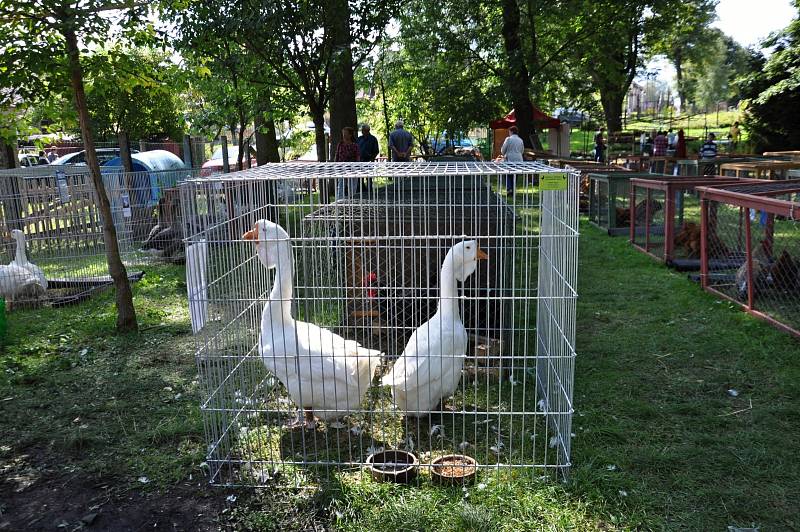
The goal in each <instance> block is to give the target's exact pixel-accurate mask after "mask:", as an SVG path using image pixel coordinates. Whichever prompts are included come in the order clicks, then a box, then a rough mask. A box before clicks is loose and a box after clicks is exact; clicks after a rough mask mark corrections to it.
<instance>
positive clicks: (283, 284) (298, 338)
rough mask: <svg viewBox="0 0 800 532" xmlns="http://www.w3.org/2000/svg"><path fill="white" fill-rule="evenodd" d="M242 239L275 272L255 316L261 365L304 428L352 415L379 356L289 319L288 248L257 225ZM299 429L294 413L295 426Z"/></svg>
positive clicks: (278, 232)
mask: <svg viewBox="0 0 800 532" xmlns="http://www.w3.org/2000/svg"><path fill="white" fill-rule="evenodd" d="M242 238H243V239H245V240H252V241H255V243H256V252H257V254H258V259H259V260H260V261H261V263H262V264H264V266H266V267H267V268H269V269H275V270H276V273H275V282H274V284H273V287H272V291H271V292H270V295H269V301H268V302H267V304H266V305H265V306H264V310H263V312H262V314H261V337H260V340H259V343H260V346H259V348H260V352H261V360H262V361H263V362H264V365H265V366H266V367H267V369H268V370H269V371H270V372H272V373H273V374H274V375H275V376H276V377H277V378H278V379H279V380H280V381H281V382H282V383H283V384H284V386H286V389H287V390H288V391H289V395H290V396H291V398H292V400H293V401H294V402H295V403H296V404H297V406H299V407H300V408H301V409H302V410H303V411H305V425H306V427H307V428H313V426H314V416H315V415H316V417H318V418H319V419H322V420H332V419H338V418H341V417H342V416H345V415H347V414H348V413H350V412H352V411H354V410H357V409H358V408H359V406H360V405H361V400H362V399H363V397H364V394H365V393H366V391H367V389H368V388H369V385H370V383H371V381H372V377H373V375H374V374H375V370H376V369H377V367H378V364H379V363H380V355H381V353H380V351H376V350H373V349H367V348H365V347H362V346H361V345H360V344H359V343H358V342H355V341H353V340H345V339H344V338H342V337H341V336H339V335H337V334H334V333H333V332H331V331H329V330H327V329H323V328H321V327H318V326H316V325H314V324H313V323H306V322H302V321H298V320H296V319H294V317H293V316H292V292H293V282H292V248H291V244H290V242H289V235H288V234H287V233H286V231H285V230H284V229H283V228H282V227H281V226H280V225H277V224H275V223H273V222H270V221H267V220H259V221H258V222H256V224H255V226H254V227H253V229H251V230H250V231H248V232H246V233H245V234H244V235H242ZM301 423H302V412H298V419H297V421H296V422H295V425H299V424H301Z"/></svg>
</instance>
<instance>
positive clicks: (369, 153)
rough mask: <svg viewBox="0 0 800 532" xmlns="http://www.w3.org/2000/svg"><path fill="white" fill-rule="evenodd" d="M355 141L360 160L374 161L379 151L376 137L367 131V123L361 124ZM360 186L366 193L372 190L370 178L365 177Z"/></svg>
mask: <svg viewBox="0 0 800 532" xmlns="http://www.w3.org/2000/svg"><path fill="white" fill-rule="evenodd" d="M356 143H357V144H358V153H360V154H361V162H362V163H371V162H374V161H375V158H376V157H377V156H378V153H380V148H379V147H378V139H376V138H375V135H373V134H372V133H370V132H369V125H367V124H362V125H361V136H360V137H358V140H356ZM361 187H362V190H366V191H367V193H370V192H372V178H371V177H368V178H366V179H365V180H364V182H363V183H362V184H361Z"/></svg>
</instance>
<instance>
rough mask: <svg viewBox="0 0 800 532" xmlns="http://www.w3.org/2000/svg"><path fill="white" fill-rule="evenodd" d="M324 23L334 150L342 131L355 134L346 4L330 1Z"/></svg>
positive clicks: (340, 0) (354, 99)
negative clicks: (329, 51)
mask: <svg viewBox="0 0 800 532" xmlns="http://www.w3.org/2000/svg"><path fill="white" fill-rule="evenodd" d="M327 19H328V20H327V26H328V33H329V34H330V36H331V42H332V46H333V53H332V57H331V67H330V72H329V74H328V79H329V83H330V91H331V92H330V94H331V98H330V106H331V107H330V108H331V146H332V149H336V148H335V147H336V146H338V145H339V142H340V141H341V140H342V128H344V127H347V126H349V127H352V128H353V129H354V130H357V129H358V128H357V121H358V117H357V113H356V88H355V81H354V80H353V54H352V52H351V50H350V44H351V43H350V7H349V5H348V2H347V0H330V1H329V2H328V13H327Z"/></svg>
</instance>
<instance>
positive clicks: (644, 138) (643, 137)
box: [639, 131, 647, 155]
mask: <svg viewBox="0 0 800 532" xmlns="http://www.w3.org/2000/svg"><path fill="white" fill-rule="evenodd" d="M639 147H640V148H641V149H642V155H644V150H646V149H647V133H646V132H644V131H642V134H641V135H640V136H639Z"/></svg>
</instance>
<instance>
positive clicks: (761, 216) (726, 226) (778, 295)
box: [701, 184, 800, 336]
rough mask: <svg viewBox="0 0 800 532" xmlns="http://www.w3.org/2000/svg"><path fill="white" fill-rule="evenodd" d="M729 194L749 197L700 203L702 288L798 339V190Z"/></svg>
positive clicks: (799, 266)
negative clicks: (701, 217)
mask: <svg viewBox="0 0 800 532" xmlns="http://www.w3.org/2000/svg"><path fill="white" fill-rule="evenodd" d="M734 188H735V189H738V192H739V193H740V194H741V193H743V192H744V191H746V190H750V191H751V192H753V193H754V195H752V196H750V197H749V198H748V196H744V197H737V198H735V199H731V200H726V199H725V198H724V197H720V198H716V199H709V200H707V201H705V202H704V203H705V205H704V211H705V212H704V214H703V232H704V234H705V236H704V248H703V251H704V253H703V264H702V268H703V269H702V276H701V278H702V280H703V285H704V287H705V288H706V289H707V290H709V291H710V292H712V293H715V294H717V295H720V296H723V297H725V298H726V299H728V300H730V301H733V302H735V303H737V304H739V305H741V306H742V307H744V308H745V310H747V311H748V312H751V313H752V314H755V315H756V316H758V317H760V318H762V319H765V320H767V321H769V322H770V323H772V324H774V325H777V326H778V327H780V328H781V329H784V330H787V331H789V332H791V333H792V334H794V335H796V336H800V221H798V219H797V218H800V217H798V216H797V214H796V213H798V212H800V202H798V199H799V198H798V192H800V188H798V186H797V184H793V185H791V186H789V187H786V192H784V193H780V192H778V191H776V190H775V188H776V187H775V186H774V185H773V186H768V188H772V189H773V190H772V191H770V192H768V196H766V197H768V198H770V199H771V200H777V201H769V200H768V201H767V202H763V201H761V200H762V199H763V198H764V197H765V196H763V195H762V196H757V195H755V194H759V193H761V194H764V193H765V191H764V189H765V188H767V187H759V186H753V187H734Z"/></svg>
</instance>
